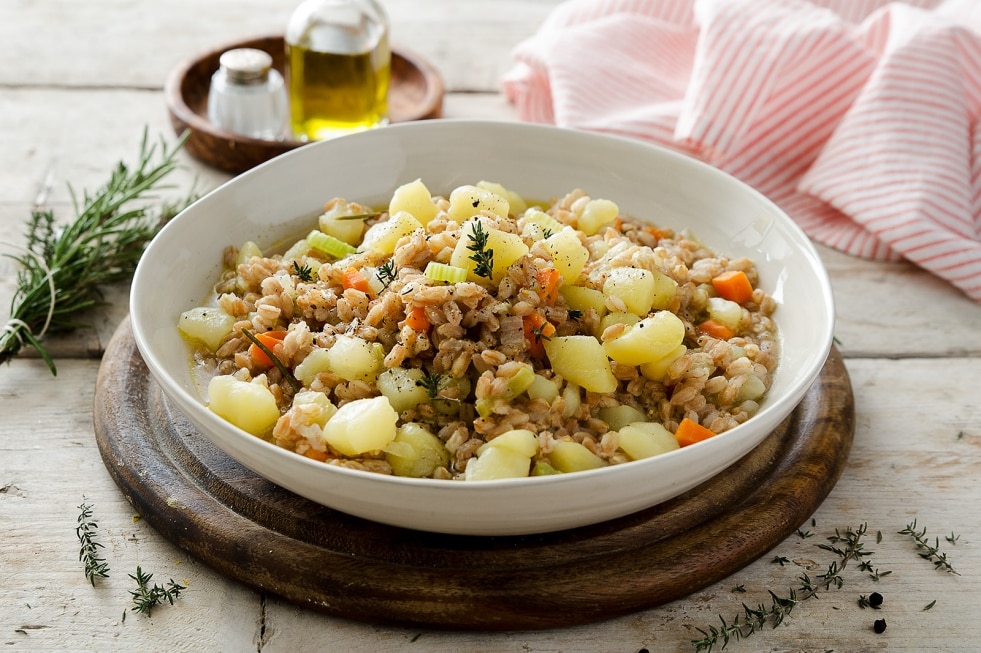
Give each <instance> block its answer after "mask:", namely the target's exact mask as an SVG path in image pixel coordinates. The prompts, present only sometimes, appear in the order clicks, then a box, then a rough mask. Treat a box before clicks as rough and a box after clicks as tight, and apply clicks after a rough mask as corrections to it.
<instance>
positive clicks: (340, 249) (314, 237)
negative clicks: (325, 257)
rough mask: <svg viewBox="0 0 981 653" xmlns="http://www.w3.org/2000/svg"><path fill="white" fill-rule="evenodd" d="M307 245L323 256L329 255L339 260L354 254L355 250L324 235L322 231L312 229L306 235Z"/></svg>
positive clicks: (341, 241) (340, 241)
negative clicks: (322, 253)
mask: <svg viewBox="0 0 981 653" xmlns="http://www.w3.org/2000/svg"><path fill="white" fill-rule="evenodd" d="M307 243H309V245H310V247H312V248H313V249H317V250H320V251H321V252H324V253H325V254H329V255H331V256H333V257H334V258H341V257H344V256H347V255H348V254H354V253H355V252H356V251H357V250H356V249H355V248H354V247H352V246H350V245H348V244H347V243H345V242H344V241H343V240H338V239H337V238H334V237H333V236H330V235H328V234H325V233H324V232H322V231H317V230H316V229H314V230H313V231H311V232H310V233H309V234H307Z"/></svg>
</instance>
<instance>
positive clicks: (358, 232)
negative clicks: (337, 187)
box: [317, 201, 364, 245]
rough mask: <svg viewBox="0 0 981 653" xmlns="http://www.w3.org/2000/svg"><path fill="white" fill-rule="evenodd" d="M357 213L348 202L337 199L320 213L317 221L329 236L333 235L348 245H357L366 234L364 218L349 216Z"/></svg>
mask: <svg viewBox="0 0 981 653" xmlns="http://www.w3.org/2000/svg"><path fill="white" fill-rule="evenodd" d="M357 213H360V211H359V212H357ZM355 214H356V212H355V211H353V210H352V209H351V207H350V206H349V205H348V203H347V202H344V201H336V202H334V203H333V204H332V205H331V207H330V208H329V209H327V211H325V212H324V213H322V214H321V215H320V217H319V218H318V220H317V222H318V224H319V225H320V230H321V231H322V232H324V233H325V234H327V235H328V236H333V237H334V238H336V239H337V240H340V241H343V242H345V243H347V244H348V245H357V244H358V243H360V242H361V236H362V235H363V234H364V220H363V219H361V220H359V219H353V220H352V219H350V217H349V216H351V215H355Z"/></svg>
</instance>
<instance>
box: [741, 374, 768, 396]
mask: <svg viewBox="0 0 981 653" xmlns="http://www.w3.org/2000/svg"><path fill="white" fill-rule="evenodd" d="M764 394H766V385H765V384H764V383H763V381H762V380H761V379H760V378H759V377H758V376H753V375H752V374H750V375H749V376H747V377H746V380H745V381H744V382H743V384H742V385H741V386H739V392H737V393H736V401H737V402H740V403H741V402H743V401H747V400H748V401H756V400H757V399H759V398H760V397H762V396H763V395H764Z"/></svg>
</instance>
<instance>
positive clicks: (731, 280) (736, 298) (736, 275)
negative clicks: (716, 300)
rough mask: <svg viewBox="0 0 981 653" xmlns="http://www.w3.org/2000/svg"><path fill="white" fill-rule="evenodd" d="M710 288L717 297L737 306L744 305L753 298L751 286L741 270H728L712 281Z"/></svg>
mask: <svg viewBox="0 0 981 653" xmlns="http://www.w3.org/2000/svg"><path fill="white" fill-rule="evenodd" d="M712 287H714V288H715V292H717V293H719V297H722V298H723V299H728V300H729V301H731V302H736V303H737V304H745V303H746V302H748V301H749V300H751V299H752V298H753V284H751V283H750V282H749V277H747V276H746V273H745V272H743V271H742V270H729V271H727V272H723V273H722V274H720V275H719V276H717V277H715V278H714V279H712Z"/></svg>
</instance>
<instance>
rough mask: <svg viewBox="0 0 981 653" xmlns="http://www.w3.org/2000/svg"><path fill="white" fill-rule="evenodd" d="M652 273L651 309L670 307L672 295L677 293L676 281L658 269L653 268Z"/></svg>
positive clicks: (658, 309) (660, 309)
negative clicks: (652, 298) (652, 293)
mask: <svg viewBox="0 0 981 653" xmlns="http://www.w3.org/2000/svg"><path fill="white" fill-rule="evenodd" d="M651 274H653V275H654V301H653V302H652V303H651V310H653V311H663V310H664V309H666V308H670V307H671V302H672V300H674V296H675V295H676V294H678V282H677V281H675V280H674V279H672V278H671V277H669V276H668V275H666V274H664V273H663V272H661V271H659V270H653V271H652V272H651Z"/></svg>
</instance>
